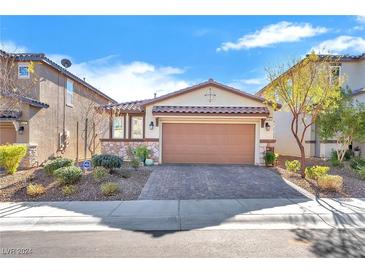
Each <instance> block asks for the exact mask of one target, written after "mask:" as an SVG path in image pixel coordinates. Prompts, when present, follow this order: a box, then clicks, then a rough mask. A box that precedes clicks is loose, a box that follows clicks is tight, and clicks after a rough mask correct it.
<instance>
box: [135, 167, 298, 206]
mask: <svg viewBox="0 0 365 274" xmlns="http://www.w3.org/2000/svg"><path fill="white" fill-rule="evenodd" d="M249 198H305V196H304V195H303V194H301V193H299V192H298V191H297V190H295V189H294V188H292V187H291V186H289V185H288V184H287V183H286V182H285V181H284V180H283V179H282V178H281V177H280V176H279V175H277V174H276V173H274V172H272V171H270V170H268V169H266V168H263V167H258V166H249V165H161V166H158V167H156V168H155V169H154V171H153V172H152V174H151V175H150V177H149V179H148V181H147V183H146V185H145V186H144V188H143V190H142V192H141V194H140V196H139V200H190V199H249Z"/></svg>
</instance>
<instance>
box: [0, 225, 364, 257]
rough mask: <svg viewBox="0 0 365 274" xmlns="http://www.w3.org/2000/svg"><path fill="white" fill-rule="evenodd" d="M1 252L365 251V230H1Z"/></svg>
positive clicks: (229, 253)
mask: <svg viewBox="0 0 365 274" xmlns="http://www.w3.org/2000/svg"><path fill="white" fill-rule="evenodd" d="M0 257H3V258H4V257H5V258H11V257H26V258H40V257H79V258H80V257H81V258H84V257H119V258H120V257H122V258H126V257H129V258H131V257H146V258H151V257H163V258H166V257H178V258H181V257H183V258H187V257H203V258H204V257H241V258H245V257H365V230H359V229H356V230H355V229H346V230H340V229H327V230H319V229H315V230H278V229H275V230H264V229H258V230H191V231H156V232H153V231H149V232H135V231H127V230H121V231H95V232H93V231H88V232H83V231H79V232H71V231H70V232H66V231H64V232H43V231H33V232H21V231H15V232H0Z"/></svg>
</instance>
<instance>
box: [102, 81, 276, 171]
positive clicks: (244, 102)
mask: <svg viewBox="0 0 365 274" xmlns="http://www.w3.org/2000/svg"><path fill="white" fill-rule="evenodd" d="M208 91H211V92H212V93H213V94H215V96H213V97H212V98H213V100H211V101H210V100H209V97H208V96H207V92H208ZM154 106H221V107H222V106H225V107H265V106H266V105H265V104H264V103H263V102H261V101H260V100H255V99H251V98H249V97H247V96H242V95H239V94H237V93H234V92H230V91H227V90H225V89H223V88H219V87H217V86H215V85H207V86H204V87H202V88H198V89H194V90H192V91H189V92H186V93H182V94H179V95H176V96H171V97H169V98H166V99H164V100H159V101H156V102H154V103H150V104H147V105H146V106H145V111H144V119H145V121H144V137H145V139H146V142H150V141H151V140H156V141H158V143H159V144H160V145H159V157H158V161H159V162H160V163H161V159H162V153H163V151H162V145H161V144H162V143H163V139H162V128H163V125H164V124H166V123H215V124H253V125H255V164H263V158H262V157H263V153H264V151H265V150H266V146H271V147H273V146H274V145H275V144H274V140H273V139H274V135H273V128H274V120H273V116H272V115H273V111H272V109H270V108H269V110H270V115H269V117H266V116H265V115H256V116H242V115H241V116H239V115H237V116H234V115H229V116H226V115H213V114H211V115H195V116H194V115H184V114H173V115H171V114H167V115H166V114H165V115H164V114H153V113H152V109H153V107H154ZM130 115H133V114H124V119H126V122H125V130H126V132H129V124H130V123H129V119H130ZM263 119H264V120H265V122H268V123H269V124H270V126H271V127H270V130H267V129H266V128H265V127H263V126H262V120H263ZM151 122H153V124H154V125H155V126H154V128H153V129H150V127H149V125H150V123H151ZM126 136H127V137H128V136H129V134H126ZM265 141H267V143H265ZM112 142H113V140H105V144H106V146H107V148H106V149H105V151H108V152H110V147H112V146H113V145H112V144H111V143H112ZM120 142H128V140H120ZM103 143H104V141H103ZM114 146H115V145H114ZM116 153H118V152H116Z"/></svg>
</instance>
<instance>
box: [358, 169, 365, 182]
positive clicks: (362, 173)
mask: <svg viewBox="0 0 365 274" xmlns="http://www.w3.org/2000/svg"><path fill="white" fill-rule="evenodd" d="M358 173H359V176H360V178H361V180H365V166H363V167H362V168H360V169H359V171H358Z"/></svg>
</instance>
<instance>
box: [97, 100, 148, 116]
mask: <svg viewBox="0 0 365 274" xmlns="http://www.w3.org/2000/svg"><path fill="white" fill-rule="evenodd" d="M146 101H148V100H138V101H130V102H123V103H119V104H109V105H103V106H100V107H97V109H98V110H100V111H103V110H105V111H113V112H114V113H117V114H118V113H142V112H144V106H143V103H144V102H146Z"/></svg>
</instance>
